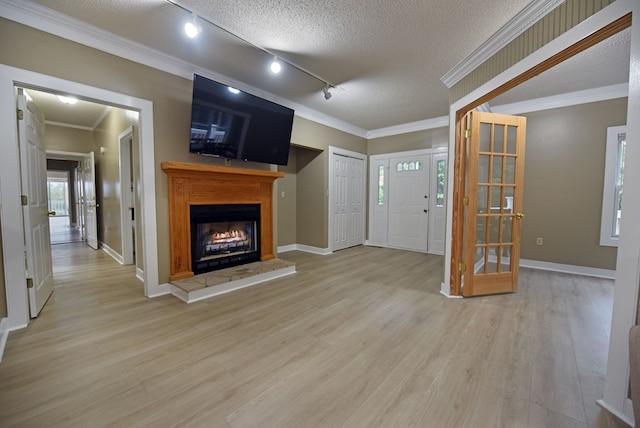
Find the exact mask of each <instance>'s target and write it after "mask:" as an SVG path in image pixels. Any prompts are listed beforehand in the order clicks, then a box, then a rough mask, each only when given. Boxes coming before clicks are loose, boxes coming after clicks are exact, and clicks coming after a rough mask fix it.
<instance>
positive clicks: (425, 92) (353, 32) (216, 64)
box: [24, 0, 629, 131]
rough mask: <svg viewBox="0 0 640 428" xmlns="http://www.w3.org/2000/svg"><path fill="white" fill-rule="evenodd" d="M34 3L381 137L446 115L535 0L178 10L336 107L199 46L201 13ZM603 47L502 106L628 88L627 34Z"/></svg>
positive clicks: (324, 2) (118, 3)
mask: <svg viewBox="0 0 640 428" xmlns="http://www.w3.org/2000/svg"><path fill="white" fill-rule="evenodd" d="M24 1H25V2H27V0H24ZM35 3H39V4H40V5H43V6H46V7H48V8H51V9H54V10H56V11H59V12H61V13H64V14H66V15H68V16H70V17H73V18H76V19H78V20H81V21H84V22H86V23H88V24H91V25H93V26H96V27H99V28H101V29H103V30H107V31H109V32H111V33H114V34H116V35H118V36H121V37H125V38H127V39H130V40H132V41H135V42H137V43H140V44H143V45H146V46H147V47H149V48H152V49H155V50H157V51H161V52H164V53H166V54H169V55H171V56H173V57H176V58H179V59H180V60H182V61H186V62H188V63H191V64H194V65H195V66H196V67H200V68H203V69H206V70H210V71H211V72H212V73H215V74H217V75H221V76H223V77H224V76H226V77H227V78H228V79H229V81H237V82H242V83H244V84H246V85H247V86H248V87H252V88H257V89H258V90H260V91H262V92H265V93H269V94H272V95H273V98H274V99H276V100H281V101H282V103H283V104H286V103H287V101H291V102H292V103H295V104H298V105H302V106H304V107H306V108H308V109H311V110H313V111H316V112H319V113H321V114H324V115H328V116H330V117H333V118H337V119H339V120H341V121H344V122H346V123H348V124H351V125H353V126H355V127H358V128H361V129H363V130H366V131H371V130H376V129H380V128H385V127H389V126H398V125H403V124H407V123H411V122H415V121H420V120H425V119H431V118H437V117H441V116H446V115H447V114H448V107H449V95H448V90H447V88H446V87H445V85H444V84H443V83H442V82H441V80H440V79H441V77H442V76H443V75H444V74H445V73H447V72H448V71H449V70H451V69H452V68H453V67H454V66H455V65H456V64H457V63H459V62H460V61H461V60H462V59H464V58H465V57H467V56H468V55H469V54H471V53H472V52H473V51H474V50H475V49H476V48H478V46H480V44H481V43H482V42H483V41H485V40H486V39H488V38H489V37H490V36H491V35H492V34H494V33H495V32H496V31H497V30H499V29H500V28H501V27H502V26H503V25H504V24H505V23H507V22H508V21H509V20H510V19H511V18H513V17H514V16H515V15H516V14H517V13H518V12H519V11H520V10H522V9H523V8H525V7H526V6H527V5H528V4H529V3H530V0H502V1H500V2H496V1H495V0H475V1H473V2H468V1H463V0H428V1H427V0H368V1H362V0H297V1H293V0H289V1H284V0H282V1H280V0H279V1H273V0H244V1H238V0H218V1H215V2H213V1H210V0H180V1H178V2H177V3H179V4H180V5H181V6H183V7H185V8H187V9H188V10H192V11H194V12H196V13H197V14H198V15H200V16H203V17H205V18H206V19H207V20H210V21H212V22H215V23H216V24H217V25H219V26H221V27H223V28H226V29H227V30H229V31H230V32H232V33H235V34H237V35H240V36H241V37H242V38H244V39H245V40H248V41H250V42H251V43H253V44H255V45H257V46H260V47H262V48H265V49H267V50H268V51H270V52H273V53H275V54H277V55H278V56H279V57H281V58H284V59H285V60H286V61H289V62H291V63H294V64H296V65H297V66H300V67H302V68H304V69H306V70H308V71H309V72H311V73H312V74H314V75H316V76H319V77H321V78H322V79H323V80H326V81H329V82H331V83H332V84H334V85H336V86H338V87H339V88H338V89H335V90H334V91H333V97H332V98H331V99H330V100H325V99H324V97H323V96H322V93H321V91H320V89H321V88H322V86H323V85H322V83H321V82H319V81H318V80H316V79H315V78H312V77H309V76H308V75H306V74H305V73H302V72H300V71H299V70H296V69H294V68H291V67H287V66H285V68H284V70H283V72H282V73H281V74H280V75H277V76H275V75H272V74H270V73H269V72H268V65H269V62H270V56H269V55H267V54H265V53H264V52H261V51H260V50H257V49H255V48H253V47H250V46H248V45H247V44H246V43H244V42H242V41H239V40H238V39H236V38H235V37H233V36H231V35H229V34H228V33H225V32H224V31H222V30H220V29H218V28H216V27H214V26H212V25H210V24H208V23H206V22H203V21H200V24H201V26H202V28H203V31H202V33H201V34H200V36H199V37H198V38H197V39H188V38H187V37H186V36H185V35H184V32H183V25H184V23H185V22H186V21H187V20H190V19H191V17H190V14H188V13H187V12H185V11H184V10H183V9H181V8H180V7H178V6H176V5H173V4H170V3H168V2H167V1H165V0H99V1H98V0H95V1H90V2H78V1H77V0H36V1H35ZM625 34H627V35H626V36H625ZM601 45H602V46H598V47H596V48H592V49H590V50H589V51H587V52H585V53H583V54H581V55H580V56H579V57H577V58H575V59H572V60H570V61H568V62H566V63H564V64H563V65H561V66H559V67H557V68H556V69H554V70H551V71H549V72H547V73H544V74H543V75H540V76H538V77H536V78H535V79H532V80H531V81H530V82H528V83H526V84H524V85H522V86H521V87H519V88H516V89H514V90H512V91H511V92H509V93H508V94H505V95H502V96H501V97H499V98H498V99H496V100H494V101H492V102H491V104H492V105H498V104H503V103H512V102H517V101H523V100H528V99H533V98H539V97H542V96H549V95H557V94H560V93H564V92H570V91H575V90H582V89H588V88H593V87H601V86H607V85H611V84H617V83H624V82H626V81H627V80H628V73H629V69H628V65H629V37H628V32H627V33H623V34H620V35H618V36H614V38H612V39H611V40H609V41H606V42H604V43H603V44H601ZM220 80H223V79H220ZM48 120H54V121H63V120H64V119H62V118H60V119H59V120H55V119H52V118H51V116H50V115H48ZM69 120H70V119H69ZM89 121H90V119H89Z"/></svg>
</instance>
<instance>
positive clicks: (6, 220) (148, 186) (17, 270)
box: [0, 8, 159, 330]
mask: <svg viewBox="0 0 640 428" xmlns="http://www.w3.org/2000/svg"><path fill="white" fill-rule="evenodd" d="M0 10H1V8H0ZM16 85H19V86H24V87H27V88H29V87H35V88H48V89H52V90H55V91H60V92H65V93H68V94H73V95H78V96H80V97H82V98H90V99H93V100H99V101H101V102H104V103H106V104H112V105H118V106H121V107H123V108H127V109H130V110H134V111H138V112H139V113H140V130H139V141H138V145H139V153H140V159H139V162H140V174H141V201H142V206H141V211H142V212H141V213H140V215H141V216H143V218H144V219H145V221H144V222H143V229H144V230H143V233H142V234H141V242H142V257H143V259H144V266H145V272H144V274H145V284H144V293H145V296H150V295H153V294H156V293H157V290H156V288H157V287H159V282H158V245H157V224H156V193H155V169H156V165H155V160H154V159H155V152H154V137H153V103H152V102H151V101H148V100H144V99H141V98H136V97H132V96H130V95H124V94H119V93H117V92H113V91H108V90H105V89H100V88H95V87H92V86H88V85H84V84H81V83H77V82H72V81H69V80H64V79H60V78H57V77H52V76H47V75H44V74H40V73H36V72H33V71H29V70H23V69H19V68H16V67H11V66H8V65H5V64H0V130H2V131H1V134H0V135H1V136H2V138H0V149H1V152H2V157H0V200H2V201H4V204H3V205H2V208H1V210H2V212H1V213H0V215H2V239H3V246H4V247H3V248H4V249H5V251H4V257H5V261H4V267H5V279H6V281H5V283H6V292H7V308H8V312H9V315H8V318H9V328H10V329H12V330H13V329H14V328H17V327H18V326H26V325H27V324H28V322H29V316H28V313H29V312H28V310H29V309H28V305H27V299H26V296H27V293H26V288H25V287H24V284H25V274H24V260H22V257H23V256H22V254H23V248H22V245H21V242H22V241H23V239H22V227H16V225H22V212H21V207H20V204H19V200H20V191H19V188H18V186H15V185H14V183H19V182H20V169H19V166H18V165H19V163H18V145H17V143H16V141H17V139H18V136H17V129H16V120H15V94H14V91H15V86H16ZM7 201H11V202H10V203H9V202H7ZM9 225H12V227H9ZM20 266H23V268H21V267H20Z"/></svg>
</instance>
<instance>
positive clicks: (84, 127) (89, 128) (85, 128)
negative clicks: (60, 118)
mask: <svg viewBox="0 0 640 428" xmlns="http://www.w3.org/2000/svg"><path fill="white" fill-rule="evenodd" d="M44 124H45V125H53V126H59V127H61V128H73V129H81V130H83V131H93V130H94V129H93V128H92V127H90V126H82V125H73V124H70V123H64V122H54V121H53V120H45V121H44Z"/></svg>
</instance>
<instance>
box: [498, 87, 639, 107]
mask: <svg viewBox="0 0 640 428" xmlns="http://www.w3.org/2000/svg"><path fill="white" fill-rule="evenodd" d="M628 96H629V84H628V83H619V84H617V85H609V86H602V87H600V88H593V89H585V90H584V91H576V92H568V93H566V94H560V95H553V96H550V97H544V98H536V99H533V100H528V101H521V102H517V103H511V104H503V105H499V106H492V107H491V111H492V112H494V113H500V114H524V113H533V112H535V111H542V110H550V109H554V108H561V107H570V106H574V105H578V104H587V103H595V102H598V101H606V100H613V99H616V98H626V97H628Z"/></svg>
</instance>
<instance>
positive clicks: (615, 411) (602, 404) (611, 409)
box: [596, 399, 635, 427]
mask: <svg viewBox="0 0 640 428" xmlns="http://www.w3.org/2000/svg"><path fill="white" fill-rule="evenodd" d="M596 403H597V404H598V406H600V407H602V408H603V409H605V410H606V411H607V412H609V413H611V414H612V415H614V416H615V417H617V418H619V419H620V420H622V421H623V422H624V423H625V424H627V425H629V426H630V427H633V426H635V421H634V420H633V419H632V416H629V415H625V414H624V413H621V412H620V411H618V409H616V408H615V407H614V406H610V405H609V404H608V403H607V402H606V401H604V400H603V399H600V400H596ZM628 406H629V408H630V409H631V408H633V405H632V404H631V400H629V403H628Z"/></svg>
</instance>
